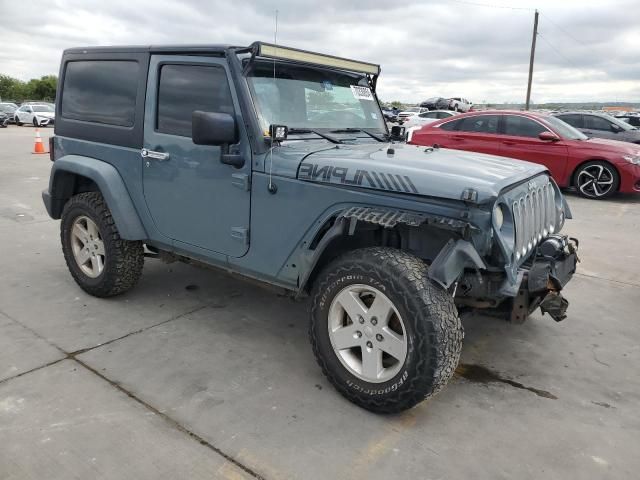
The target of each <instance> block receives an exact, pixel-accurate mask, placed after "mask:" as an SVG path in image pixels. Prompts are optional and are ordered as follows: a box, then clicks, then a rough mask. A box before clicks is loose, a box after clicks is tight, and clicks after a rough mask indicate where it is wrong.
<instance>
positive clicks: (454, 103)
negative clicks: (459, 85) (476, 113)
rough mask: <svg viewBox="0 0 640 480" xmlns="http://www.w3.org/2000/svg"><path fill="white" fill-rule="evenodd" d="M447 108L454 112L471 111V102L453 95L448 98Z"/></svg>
mask: <svg viewBox="0 0 640 480" xmlns="http://www.w3.org/2000/svg"><path fill="white" fill-rule="evenodd" d="M449 108H450V109H451V110H453V111H454V112H462V113H466V112H469V111H471V109H472V108H473V103H472V102H470V101H469V100H467V99H466V98H462V97H454V98H450V99H449Z"/></svg>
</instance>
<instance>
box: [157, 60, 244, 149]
mask: <svg viewBox="0 0 640 480" xmlns="http://www.w3.org/2000/svg"><path fill="white" fill-rule="evenodd" d="M194 110H202V111H205V112H217V113H229V114H233V101H232V100H231V91H230V89H229V82H228V81H227V75H226V73H225V71H224V69H223V68H222V67H214V66H202V65H163V66H162V67H161V69H160V84H159V87H158V110H157V112H158V113H157V120H156V129H157V130H158V131H159V132H161V133H168V134H171V135H180V136H182V137H191V115H192V113H193V112H194Z"/></svg>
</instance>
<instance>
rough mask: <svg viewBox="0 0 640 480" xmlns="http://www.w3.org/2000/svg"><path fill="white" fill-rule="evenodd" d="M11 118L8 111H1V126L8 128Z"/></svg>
mask: <svg viewBox="0 0 640 480" xmlns="http://www.w3.org/2000/svg"><path fill="white" fill-rule="evenodd" d="M9 119H10V117H9V114H8V113H4V112H2V111H0V128H7V125H9Z"/></svg>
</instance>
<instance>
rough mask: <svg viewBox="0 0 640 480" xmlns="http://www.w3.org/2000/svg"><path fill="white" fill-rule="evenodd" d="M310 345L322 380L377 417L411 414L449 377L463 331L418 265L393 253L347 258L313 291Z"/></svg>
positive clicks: (449, 302)
mask: <svg viewBox="0 0 640 480" xmlns="http://www.w3.org/2000/svg"><path fill="white" fill-rule="evenodd" d="M309 336H310V339H311V344H312V346H313V350H314V353H315V356H316V359H317V361H318V364H319V365H320V367H321V368H322V370H323V372H324V374H325V375H326V376H327V378H328V379H329V381H330V382H331V383H332V384H333V385H334V387H335V388H336V389H337V390H338V391H339V392H340V393H341V394H342V395H344V396H345V397H346V398H347V399H349V400H350V401H352V402H354V403H355V404H357V405H359V406H361V407H363V408H366V409H367V410H371V411H373V412H378V413H395V412H400V411H403V410H406V409H408V408H411V407H413V406H414V405H416V404H417V403H419V402H421V401H422V400H424V399H425V398H427V397H429V396H431V395H434V394H435V393H437V392H438V391H439V390H440V389H441V388H442V387H443V386H444V385H445V384H446V383H447V381H448V380H449V379H450V378H451V376H452V375H453V372H454V369H455V367H456V365H457V363H458V359H459V356H460V350H461V348H462V337H463V332H462V325H461V323H460V319H459V317H458V314H457V311H456V308H455V306H454V303H453V299H452V298H451V296H450V295H449V294H448V293H447V292H446V291H444V290H443V289H442V288H440V287H439V286H438V285H436V284H434V283H432V282H431V281H430V280H429V278H428V277H427V267H426V265H425V264H424V262H422V261H421V260H420V259H418V258H416V257H414V256H412V255H409V254H407V253H405V252H402V251H399V250H394V249H390V248H366V249H362V250H356V251H353V252H349V253H347V254H345V255H343V256H342V257H340V258H338V259H337V260H335V261H334V262H333V263H332V264H330V265H329V266H328V267H327V268H326V269H325V270H324V271H323V272H322V273H321V274H320V276H319V278H318V279H317V280H316V282H315V285H314V288H313V292H312V309H311V324H310V328H309Z"/></svg>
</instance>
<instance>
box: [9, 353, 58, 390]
mask: <svg viewBox="0 0 640 480" xmlns="http://www.w3.org/2000/svg"><path fill="white" fill-rule="evenodd" d="M66 359H67V357H66V356H65V357H62V358H59V359H57V360H54V361H52V362H49V363H45V364H44V365H39V366H37V367H34V368H32V369H31V370H27V371H26V372H22V373H18V374H17V375H13V376H12V377H7V378H3V379H2V380H0V385H2V384H3V383H5V382H8V381H9V380H13V379H15V378H20V377H22V376H24V375H28V374H30V373H33V372H37V371H38V370H42V369H43V368H47V367H50V366H52V365H55V364H56V363H60V362H61V361H63V360H66Z"/></svg>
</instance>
